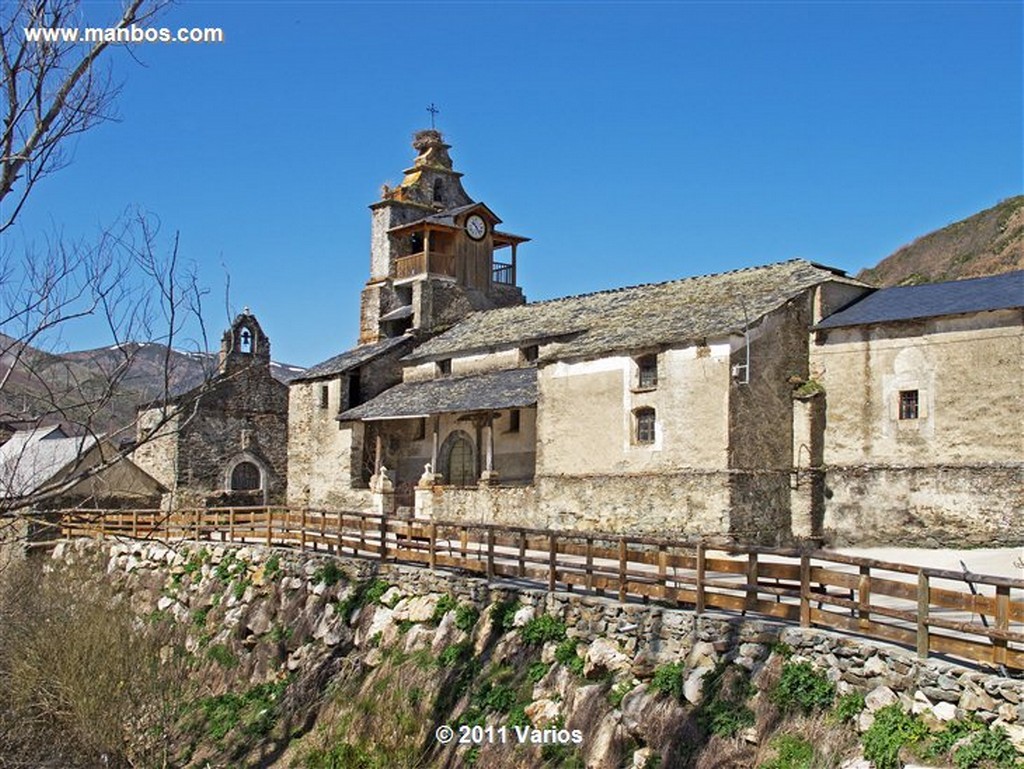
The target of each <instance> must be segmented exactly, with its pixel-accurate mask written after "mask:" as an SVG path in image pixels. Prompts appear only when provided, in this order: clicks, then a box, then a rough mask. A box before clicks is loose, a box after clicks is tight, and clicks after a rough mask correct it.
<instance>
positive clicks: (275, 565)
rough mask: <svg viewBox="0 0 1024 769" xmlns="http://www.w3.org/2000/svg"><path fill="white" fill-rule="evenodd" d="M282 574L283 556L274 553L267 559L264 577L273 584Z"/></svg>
mask: <svg viewBox="0 0 1024 769" xmlns="http://www.w3.org/2000/svg"><path fill="white" fill-rule="evenodd" d="M280 573H281V556H280V555H279V554H277V553H274V554H273V555H272V556H270V557H269V558H268V559H267V562H266V564H264V566H263V577H264V578H265V579H266V580H267V582H273V581H274V580H275V579H277V577H278V575H280Z"/></svg>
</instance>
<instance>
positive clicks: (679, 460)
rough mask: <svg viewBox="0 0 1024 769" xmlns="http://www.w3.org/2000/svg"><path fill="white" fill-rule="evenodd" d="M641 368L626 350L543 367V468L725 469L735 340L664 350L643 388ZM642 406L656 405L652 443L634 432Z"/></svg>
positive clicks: (606, 471) (576, 472)
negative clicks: (653, 379) (650, 384)
mask: <svg viewBox="0 0 1024 769" xmlns="http://www.w3.org/2000/svg"><path fill="white" fill-rule="evenodd" d="M637 370H638V369H637V362H636V359H634V358H633V357H627V356H617V357H607V358H600V359H598V360H594V361H585V362H579V363H566V362H559V363H553V364H550V365H546V366H543V367H541V369H540V370H539V372H538V381H537V390H538V406H537V439H538V441H537V474H538V475H543V476H557V475H563V474H564V475H571V476H584V475H587V476H590V475H593V476H605V475H615V474H620V473H621V474H629V473H650V474H652V475H657V474H663V473H671V472H677V471H680V470H687V469H697V470H714V469H717V470H724V469H725V468H726V466H727V464H726V463H727V449H728V422H727V418H728V397H729V387H728V382H729V345H728V343H726V342H722V343H712V344H711V345H710V346H700V347H698V346H693V347H687V348H684V349H674V350H665V351H663V352H661V353H659V354H658V384H657V387H656V388H652V389H642V388H640V387H639V382H638V373H637ZM640 408H653V409H655V416H656V426H655V440H654V442H653V443H651V444H638V443H637V441H636V439H635V419H636V414H635V412H636V410H637V409H640Z"/></svg>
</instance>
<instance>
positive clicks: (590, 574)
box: [584, 537, 594, 590]
mask: <svg viewBox="0 0 1024 769" xmlns="http://www.w3.org/2000/svg"><path fill="white" fill-rule="evenodd" d="M586 539H587V573H586V575H585V577H584V579H585V582H586V586H587V590H593V589H594V538H593V537H587V538H586Z"/></svg>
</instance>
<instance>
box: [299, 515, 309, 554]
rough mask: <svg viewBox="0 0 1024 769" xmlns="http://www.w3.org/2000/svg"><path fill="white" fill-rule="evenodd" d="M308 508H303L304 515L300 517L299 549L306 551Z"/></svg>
mask: <svg viewBox="0 0 1024 769" xmlns="http://www.w3.org/2000/svg"><path fill="white" fill-rule="evenodd" d="M306 515H307V512H306V506H305V505H303V506H302V514H301V515H300V517H299V549H300V550H305V549H306Z"/></svg>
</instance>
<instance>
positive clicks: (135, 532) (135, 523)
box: [132, 509, 139, 539]
mask: <svg viewBox="0 0 1024 769" xmlns="http://www.w3.org/2000/svg"><path fill="white" fill-rule="evenodd" d="M132 538H133V539H138V538H139V511H138V510H135V509H133V510H132Z"/></svg>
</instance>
